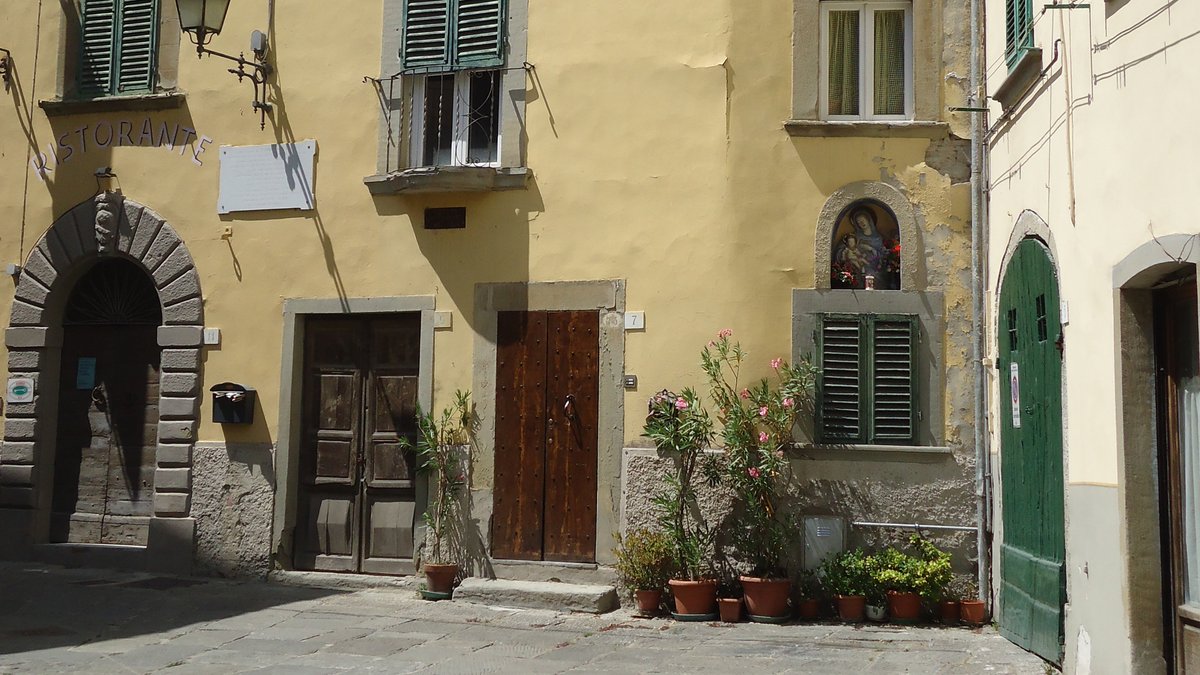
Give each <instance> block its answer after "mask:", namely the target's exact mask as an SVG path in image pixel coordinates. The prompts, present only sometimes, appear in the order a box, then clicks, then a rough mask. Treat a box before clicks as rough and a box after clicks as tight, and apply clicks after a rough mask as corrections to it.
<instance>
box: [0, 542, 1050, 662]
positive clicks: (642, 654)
mask: <svg viewBox="0 0 1200 675" xmlns="http://www.w3.org/2000/svg"><path fill="white" fill-rule="evenodd" d="M135 581H136V582H141V583H138V584H131V582H135ZM171 581H172V580H170V579H164V578H161V577H154V576H153V575H138V574H130V573H125V572H115V571H106V570H69V569H62V568H57V567H53V566H45V565H36V564H29V563H0V602H2V603H3V605H2V606H3V607H4V609H5V611H4V612H2V613H0V674H2V673H38V674H41V673H48V674H53V673H71V674H72V675H75V674H78V673H87V674H89V675H90V674H91V673H100V674H105V673H120V674H121V675H130V674H131V673H164V674H166V675H209V674H213V673H221V674H225V673H288V674H289V675H326V674H332V675H336V674H339V673H420V674H421V675H431V674H434V673H451V674H459V673H462V674H466V673H520V674H529V675H540V674H542V673H547V674H558V673H570V674H571V675H587V674H588V673H608V674H612V673H680V672H704V673H731V674H737V675H743V674H745V673H749V672H756V673H789V672H792V673H808V674H818V675H819V674H821V673H831V674H845V673H850V674H853V675H859V674H867V673H955V674H965V675H974V674H980V673H1013V674H1015V675H1042V674H1043V673H1045V672H1046V668H1045V666H1044V665H1043V663H1042V661H1041V660H1040V659H1038V658H1037V657H1036V656H1033V655H1031V654H1028V653H1026V652H1024V651H1022V650H1021V649H1019V648H1017V647H1015V646H1014V645H1012V644H1011V643H1009V642H1008V641H1007V640H1005V639H1004V638H1002V637H1000V636H999V635H998V634H996V632H995V631H994V630H992V629H991V628H984V629H977V630H968V629H943V628H933V627H928V628H927V627H913V626H876V625H862V626H848V625H843V624H836V623H816V624H795V625H782V626H774V625H759V624H737V625H728V624H721V623H715V622H714V623H677V622H673V621H670V620H668V619H662V618H659V619H642V618H638V617H635V616H633V615H631V614H630V613H629V612H628V611H625V610H618V611H616V612H613V613H609V614H604V615H590V614H572V613H566V612H560V611H550V610H518V609H512V608H496V607H488V606H482V605H471V604H466V603H457V602H437V603H430V602H424V601H422V600H419V599H418V598H417V597H416V595H415V593H414V592H413V591H411V590H408V589H406V588H404V587H403V585H397V586H396V587H394V588H393V587H387V588H382V589H381V588H377V587H374V586H371V585H366V586H367V587H366V588H357V587H355V588H349V589H345V588H317V589H314V588H303V587H297V586H294V585H279V584H270V583H260V582H245V583H243V582H232V581H224V580H216V579H198V580H190V581H191V582H192V583H190V584H187V585H180V584H175V583H171ZM352 586H353V585H352Z"/></svg>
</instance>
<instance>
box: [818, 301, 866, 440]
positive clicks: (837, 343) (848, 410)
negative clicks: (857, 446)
mask: <svg viewBox="0 0 1200 675" xmlns="http://www.w3.org/2000/svg"><path fill="white" fill-rule="evenodd" d="M863 329H864V321H863V319H862V317H858V316H838V315H826V316H825V317H823V319H822V321H821V330H820V334H819V339H818V341H819V342H820V344H819V345H818V348H819V352H820V355H821V389H820V398H819V399H818V408H819V410H818V415H819V419H820V427H819V428H820V434H819V435H820V439H821V440H822V441H823V442H827V443H861V442H862V441H864V440H865V434H864V432H865V431H866V430H865V428H864V424H863V422H864V420H863V415H862V408H863V390H862V375H863V350H862V346H863V336H864V330H863Z"/></svg>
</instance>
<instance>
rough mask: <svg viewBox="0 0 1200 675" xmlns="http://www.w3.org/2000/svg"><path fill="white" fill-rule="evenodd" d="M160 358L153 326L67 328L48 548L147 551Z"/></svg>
mask: <svg viewBox="0 0 1200 675" xmlns="http://www.w3.org/2000/svg"><path fill="white" fill-rule="evenodd" d="M159 358H160V352H159V349H158V339H157V327H156V326H154V325H72V326H67V327H66V328H65V330H64V337H63V349H62V361H61V364H62V365H61V371H60V377H59V409H58V420H59V425H58V426H59V431H58V441H57V450H56V456H55V463H54V491H53V496H52V508H51V532H50V540H51V541H55V542H71V543H88V544H125V545H135V546H145V545H146V537H147V532H148V528H149V521H150V516H152V515H153V513H154V470H155V448H156V444H157V441H158V386H159Z"/></svg>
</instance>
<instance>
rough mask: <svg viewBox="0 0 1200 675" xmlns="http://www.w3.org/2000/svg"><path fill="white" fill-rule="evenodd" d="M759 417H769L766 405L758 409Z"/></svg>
mask: <svg viewBox="0 0 1200 675" xmlns="http://www.w3.org/2000/svg"><path fill="white" fill-rule="evenodd" d="M758 416H759V417H766V416H767V406H765V405H764V406H763V407H761V408H759V409H758Z"/></svg>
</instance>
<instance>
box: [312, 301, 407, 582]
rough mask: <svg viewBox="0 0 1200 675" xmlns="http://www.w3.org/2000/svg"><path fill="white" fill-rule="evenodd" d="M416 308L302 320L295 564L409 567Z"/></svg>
mask: <svg viewBox="0 0 1200 675" xmlns="http://www.w3.org/2000/svg"><path fill="white" fill-rule="evenodd" d="M420 328H421V319H420V315H419V314H417V313H411V314H399V315H386V316H369V317H365V318H342V317H337V318H322V317H311V318H309V319H307V321H306V323H305V346H304V392H303V406H304V408H303V409H304V418H303V442H302V445H301V450H300V482H301V484H300V497H299V513H298V519H297V526H296V528H297V532H296V542H297V545H296V566H297V567H299V568H301V569H314V570H330V571H344V572H369V573H376V574H411V573H412V572H413V571H414V569H413V563H412V557H413V547H414V541H413V529H414V524H415V518H416V516H417V504H416V466H417V465H416V458H415V457H413V455H412V453H411V452H406V451H405V450H404V449H403V448H402V447H401V444H400V439H401V438H402V437H409V438H413V439H415V437H416V432H417V428H416V407H417V378H418V374H419V367H420Z"/></svg>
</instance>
